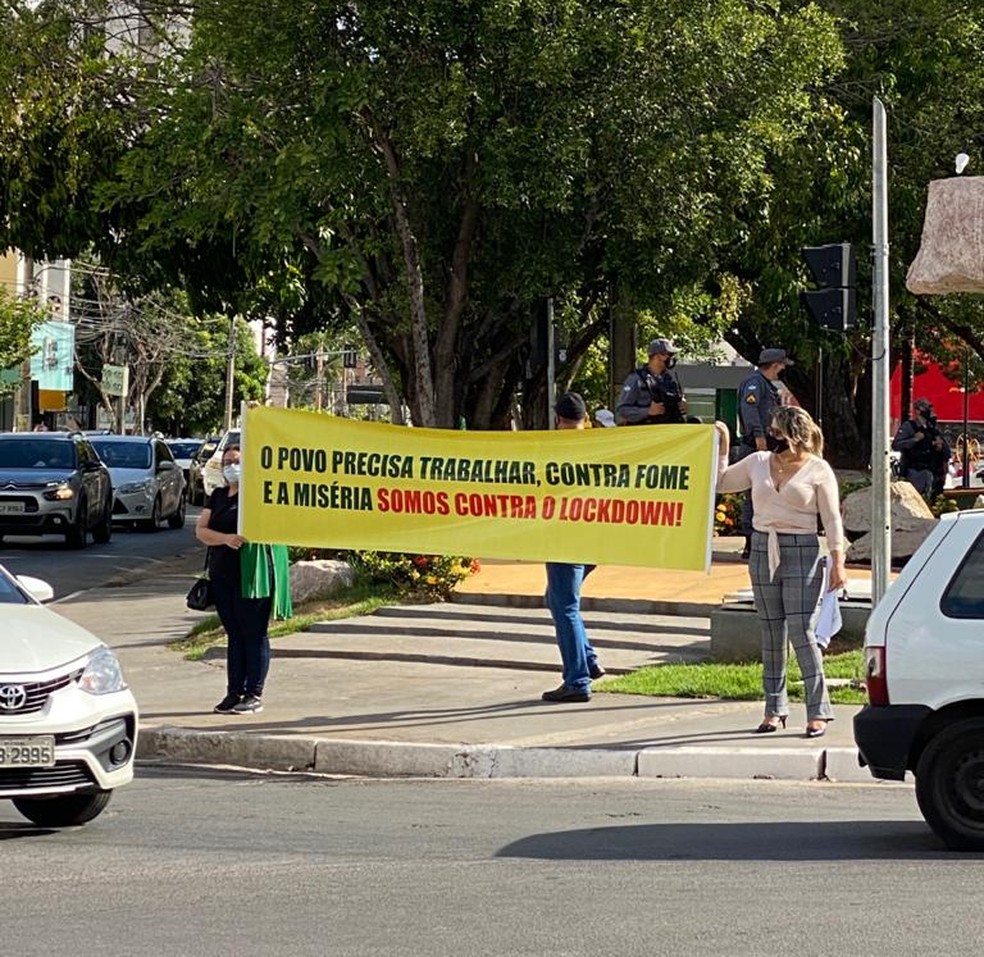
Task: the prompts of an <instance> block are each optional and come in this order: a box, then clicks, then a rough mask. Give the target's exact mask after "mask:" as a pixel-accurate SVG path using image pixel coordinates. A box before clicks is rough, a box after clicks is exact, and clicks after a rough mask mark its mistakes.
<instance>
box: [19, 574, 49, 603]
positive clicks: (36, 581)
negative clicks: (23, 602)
mask: <svg viewBox="0 0 984 957" xmlns="http://www.w3.org/2000/svg"><path fill="white" fill-rule="evenodd" d="M17 581H18V583H19V584H20V585H21V587H22V588H24V589H25V591H27V592H28V594H30V595H31V597H32V598H34V599H36V600H37V601H40V602H46V601H51V599H52V598H54V597H55V590H54V589H53V588H52V587H51V585H49V584H48V583H47V582H46V581H44V580H43V579H41V578H34V577H33V576H31V575H18V576H17Z"/></svg>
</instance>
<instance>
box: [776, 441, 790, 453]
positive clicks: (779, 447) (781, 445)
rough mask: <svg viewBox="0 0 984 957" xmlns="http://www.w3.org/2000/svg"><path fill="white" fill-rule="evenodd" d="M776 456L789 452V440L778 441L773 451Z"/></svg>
mask: <svg viewBox="0 0 984 957" xmlns="http://www.w3.org/2000/svg"><path fill="white" fill-rule="evenodd" d="M772 451H773V452H775V453H776V455H780V454H781V453H783V452H787V451H789V440H788V439H776V444H775V446H774V448H773V449H772Z"/></svg>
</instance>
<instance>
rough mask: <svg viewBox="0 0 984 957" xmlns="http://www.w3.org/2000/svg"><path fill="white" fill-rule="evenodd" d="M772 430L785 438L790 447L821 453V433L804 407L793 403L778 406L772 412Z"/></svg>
mask: <svg viewBox="0 0 984 957" xmlns="http://www.w3.org/2000/svg"><path fill="white" fill-rule="evenodd" d="M772 431H773V433H775V434H777V435H781V436H782V437H783V438H785V439H787V440H788V441H789V447H790V448H791V449H794V450H796V451H798V450H800V449H803V450H805V451H807V452H812V453H813V454H814V455H823V433H822V432H821V431H820V426H818V425H817V424H816V422H814V421H813V419H812V418H811V416H810V413H809V412H807V411H806V409H801V408H799V406H795V405H781V406H779V408H778V409H776V410H775V412H773V413H772Z"/></svg>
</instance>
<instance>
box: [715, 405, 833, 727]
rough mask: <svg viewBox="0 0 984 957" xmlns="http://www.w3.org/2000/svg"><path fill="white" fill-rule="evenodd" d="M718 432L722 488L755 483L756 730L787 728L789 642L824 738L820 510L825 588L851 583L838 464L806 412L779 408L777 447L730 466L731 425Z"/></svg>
mask: <svg viewBox="0 0 984 957" xmlns="http://www.w3.org/2000/svg"><path fill="white" fill-rule="evenodd" d="M718 432H719V434H720V447H719V450H718V452H719V458H718V468H717V491H718V492H719V493H723V492H743V491H745V490H746V489H751V490H752V503H753V506H754V531H753V533H752V542H751V555H750V558H749V562H748V572H749V576H750V577H751V579H752V593H753V595H754V597H755V609H756V611H757V613H758V616H759V621H760V622H761V624H762V666H763V675H762V682H763V685H764V689H765V716H764V718H763V719H762V723H761V724H760V725H759V726H758V727H757V728H756V729H755V731H756V733H758V734H768V733H769V732H772V731H776V730H777V729H778V727H779V726H780V725H782V726H783V727H785V726H786V718H787V717H788V715H789V698H788V696H787V692H786V643H787V640H788V641H789V643H791V644H792V646H793V651H794V652H795V653H796V659H797V661H798V662H799V666H800V671H801V672H802V674H803V685H804V690H805V693H806V719H807V723H806V736H807V737H808V738H818V737H820V736H821V735H822V734H823V733H824V732H825V731H826V728H827V722H828V721H831V720H833V709H832V708H831V706H830V699H829V697H828V695H827V683H826V679H825V678H824V674H823V658H822V656H821V653H820V649H819V648H818V646H817V641H816V636H815V635H814V632H813V625H814V621H815V618H816V612H817V605H818V602H819V599H820V590H821V588H822V587H823V572H824V559H823V556H822V555H821V554H820V542H819V539H818V537H817V515H819V516H820V518H821V519H822V521H823V528H824V532H825V533H826V536H827V550H828V552H829V553H830V558H831V563H830V572H829V579H828V581H827V587H828V589H829V590H834V589H840V588H843V587H844V585H845V583H846V574H845V571H844V527H843V524H842V522H841V514H840V495H839V492H838V487H837V479H836V477H835V476H834V472H833V469H831V467H830V465H829V464H828V463H827V462H826V461H824V459H823V458H822V457H821V456H822V454H823V435H822V434H821V432H820V429H819V427H818V426H817V424H816V422H814V421H813V419H812V418H811V417H810V415H809V413H808V412H806V411H805V410H803V409H800V408H797V407H795V406H780V407H779V408H778V409H776V411H775V413H774V414H773V417H772V423H771V427H770V432H771V433H772V435H773V436H774V437H775V438H776V440H777V441H778V445H777V447H776V448H775V449H774V450H773V451H771V452H754V453H753V454H751V455H749V456H747V457H746V458H743V459H741V460H740V461H738V462H735V464H734V465H730V466H729V465H728V434H727V428H726V427H719V429H718Z"/></svg>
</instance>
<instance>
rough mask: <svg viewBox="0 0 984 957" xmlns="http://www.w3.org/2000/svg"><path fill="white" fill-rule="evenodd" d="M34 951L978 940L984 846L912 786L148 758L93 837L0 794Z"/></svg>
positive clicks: (590, 948)
mask: <svg viewBox="0 0 984 957" xmlns="http://www.w3.org/2000/svg"><path fill="white" fill-rule="evenodd" d="M0 840H4V841H5V842H6V843H5V845H4V864H5V871H6V873H7V875H8V880H7V881H5V886H4V939H5V944H6V948H7V950H9V951H10V952H11V953H19V954H23V955H32V954H51V953H68V952H76V953H79V954H83V955H86V954H99V955H101V957H113V955H120V957H122V955H132V954H144V953H170V954H203V955H207V954H223V955H224V954H229V955H247V954H271V955H281V954H282V955H288V954H289V955H300V954H312V955H315V954H317V955H323V954H332V955H381V954H393V955H397V954H399V955H447V954H470V955H479V954H489V955H491V954H495V955H514V954H531V955H532V954H570V955H579V954H585V955H587V954H592V955H596V954H613V955H634V954H639V955H652V954H722V955H723V954H732V955H733V954H774V953H779V952H786V951H788V952H791V953H797V954H852V955H853V954H892V955H904V954H921V953H925V952H934V953H944V954H958V953H969V952H971V951H972V950H973V951H976V949H977V947H978V943H979V924H980V920H979V900H978V896H977V889H978V887H979V867H980V860H979V859H978V858H977V857H974V856H961V855H955V854H950V853H945V852H943V851H942V850H941V849H940V847H939V845H938V844H937V842H936V841H935V840H934V838H933V837H932V835H931V834H930V832H929V830H928V828H927V827H926V825H925V824H924V823H923V822H922V821H921V819H920V818H919V814H918V811H917V809H916V806H915V801H914V798H913V795H912V790H911V788H910V787H908V786H904V785H869V786H848V785H838V786H831V785H821V784H781V783H777V782H746V783H740V782H717V781H700V782H696V781H681V780H675V781H670V780H667V781H644V780H631V779H630V780H625V781H620V782H611V781H601V780H597V779H596V780H577V781H573V780H567V781H551V782H532V781H511V782H464V781H445V782H424V781H411V780H408V781H367V780H352V779H349V780H338V779H334V780H333V779H316V778H311V777H300V776H299V777H293V776H267V775H252V776H249V775H244V774H240V773H233V772H222V771H218V770H215V771H213V770H209V769H195V770H192V769H189V770H169V769H164V768H148V767H144V768H142V769H140V771H139V772H138V778H137V780H136V781H135V782H134V784H132V785H131V786H129V787H127V788H124V789H122V790H120V791H119V792H118V793H117V794H115V795H114V797H113V801H112V803H111V804H110V806H109V808H108V809H107V811H106V813H105V814H104V815H103V816H102V817H101V818H100V819H99V820H98V821H96V822H94V823H93V824H91V825H89V826H88V827H86V828H82V829H79V830H75V831H64V832H61V833H55V832H47V833H46V832H40V831H38V830H36V829H33V828H32V827H31V826H29V825H28V824H26V823H25V822H24V821H23V819H22V818H20V817H19V816H18V815H17V813H16V812H15V811H14V810H13V808H11V807H8V806H5V805H2V804H0Z"/></svg>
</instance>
